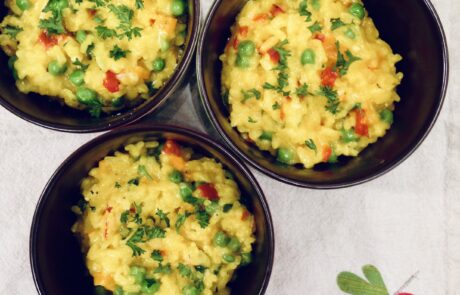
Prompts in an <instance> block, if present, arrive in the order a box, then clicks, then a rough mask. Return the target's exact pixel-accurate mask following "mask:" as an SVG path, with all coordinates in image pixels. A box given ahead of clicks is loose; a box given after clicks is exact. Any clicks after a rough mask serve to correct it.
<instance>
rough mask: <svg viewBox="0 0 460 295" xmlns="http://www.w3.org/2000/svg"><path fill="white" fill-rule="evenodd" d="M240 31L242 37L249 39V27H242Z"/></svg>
mask: <svg viewBox="0 0 460 295" xmlns="http://www.w3.org/2000/svg"><path fill="white" fill-rule="evenodd" d="M238 31H239V33H240V35H241V37H247V36H248V32H249V27H248V26H242V27H240V28H239V30H238Z"/></svg>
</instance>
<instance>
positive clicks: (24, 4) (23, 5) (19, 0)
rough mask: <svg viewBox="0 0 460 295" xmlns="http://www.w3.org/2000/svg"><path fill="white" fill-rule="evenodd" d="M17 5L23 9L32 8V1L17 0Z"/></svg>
mask: <svg viewBox="0 0 460 295" xmlns="http://www.w3.org/2000/svg"><path fill="white" fill-rule="evenodd" d="M16 5H17V6H18V7H19V9H21V10H22V11H24V10H27V9H29V8H30V2H29V0H16Z"/></svg>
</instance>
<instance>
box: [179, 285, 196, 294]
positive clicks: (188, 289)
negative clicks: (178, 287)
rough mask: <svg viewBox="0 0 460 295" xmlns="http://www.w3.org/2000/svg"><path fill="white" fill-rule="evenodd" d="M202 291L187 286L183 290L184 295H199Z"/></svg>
mask: <svg viewBox="0 0 460 295" xmlns="http://www.w3.org/2000/svg"><path fill="white" fill-rule="evenodd" d="M198 294H200V291H199V290H198V289H197V288H196V287H195V286H193V285H188V286H185V287H184V288H183V289H182V295H198Z"/></svg>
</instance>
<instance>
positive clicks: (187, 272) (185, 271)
mask: <svg viewBox="0 0 460 295" xmlns="http://www.w3.org/2000/svg"><path fill="white" fill-rule="evenodd" d="M177 269H178V270H179V273H180V275H181V276H182V277H184V278H189V277H190V276H191V275H192V270H191V269H190V267H188V266H185V265H184V264H182V263H179V265H178V266H177Z"/></svg>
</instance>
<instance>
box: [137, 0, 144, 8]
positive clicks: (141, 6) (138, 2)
mask: <svg viewBox="0 0 460 295" xmlns="http://www.w3.org/2000/svg"><path fill="white" fill-rule="evenodd" d="M136 8H137V9H142V8H144V1H143V0H136Z"/></svg>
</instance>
